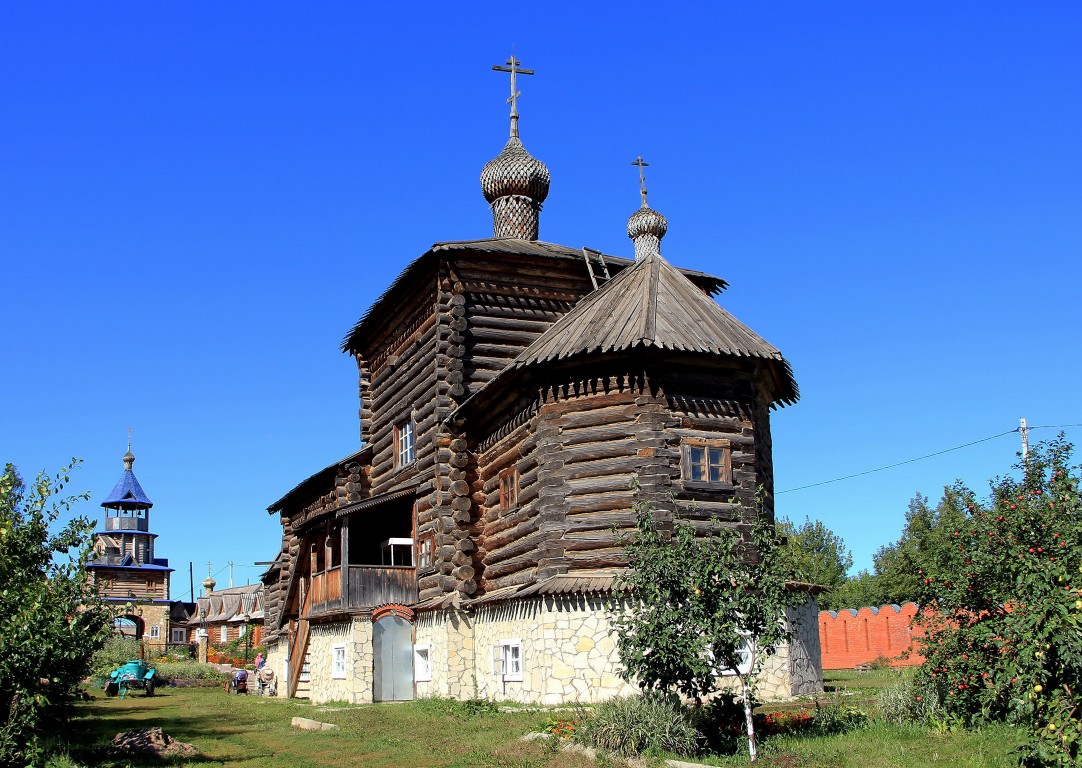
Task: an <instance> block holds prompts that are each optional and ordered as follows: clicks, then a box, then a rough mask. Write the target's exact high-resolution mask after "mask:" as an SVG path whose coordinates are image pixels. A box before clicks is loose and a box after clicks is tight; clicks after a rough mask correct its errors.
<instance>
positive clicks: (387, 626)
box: [372, 613, 413, 701]
mask: <svg viewBox="0 0 1082 768" xmlns="http://www.w3.org/2000/svg"><path fill="white" fill-rule="evenodd" d="M372 651H373V654H372V655H373V656H374V661H373V670H372V699H373V700H374V701H409V700H410V699H412V698H413V625H411V624H410V623H409V622H408V621H406V620H405V619H404V618H402V617H401V616H399V615H397V614H395V613H387V614H385V615H383V616H382V617H380V618H379V619H377V620H375V621H373V622H372Z"/></svg>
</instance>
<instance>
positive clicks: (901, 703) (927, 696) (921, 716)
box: [875, 675, 943, 725]
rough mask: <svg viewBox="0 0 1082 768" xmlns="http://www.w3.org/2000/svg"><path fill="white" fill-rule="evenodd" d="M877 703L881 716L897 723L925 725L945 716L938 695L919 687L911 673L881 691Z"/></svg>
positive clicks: (889, 721) (887, 720)
mask: <svg viewBox="0 0 1082 768" xmlns="http://www.w3.org/2000/svg"><path fill="white" fill-rule="evenodd" d="M875 703H876V707H877V708H878V710H879V716H880V717H881V718H882V719H883V720H885V721H886V722H888V723H893V724H895V725H899V724H902V723H917V724H920V725H924V724H930V723H933V722H936V721H938V720H940V719H942V717H943V707H942V705H941V704H940V702H939V699H938V697H936V696H935V695H934V693H933V692H932V691H930V690H927V689H925V688H921V687H919V686H918V685H917V684H916V683H915V682H914V680H913V678H912V676H909V675H907V676H906V677H903V678H902V679H901V680H900V681H899V682H897V683H895V684H894V685H891V686H888V687H886V688H883V689H882V690H881V691H879V694H878V695H877V696H876V701H875Z"/></svg>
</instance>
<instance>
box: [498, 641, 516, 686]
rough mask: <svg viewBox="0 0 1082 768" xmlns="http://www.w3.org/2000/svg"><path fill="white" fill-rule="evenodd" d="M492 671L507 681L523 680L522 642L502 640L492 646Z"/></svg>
mask: <svg viewBox="0 0 1082 768" xmlns="http://www.w3.org/2000/svg"><path fill="white" fill-rule="evenodd" d="M492 673H493V674H494V675H497V676H499V677H502V678H503V679H504V680H505V681H510V682H514V681H521V680H522V642H521V641H520V640H500V642H499V644H498V645H495V646H493V648H492Z"/></svg>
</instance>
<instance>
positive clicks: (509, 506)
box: [500, 466, 519, 512]
mask: <svg viewBox="0 0 1082 768" xmlns="http://www.w3.org/2000/svg"><path fill="white" fill-rule="evenodd" d="M518 491H519V476H518V467H517V466H514V467H508V468H507V469H505V470H503V471H502V472H500V512H512V511H514V510H516V509H518Z"/></svg>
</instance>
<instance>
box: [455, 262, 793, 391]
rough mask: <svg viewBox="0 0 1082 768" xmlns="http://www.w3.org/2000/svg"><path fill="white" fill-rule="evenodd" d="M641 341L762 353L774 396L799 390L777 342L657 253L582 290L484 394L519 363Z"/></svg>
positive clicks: (709, 351) (721, 352) (698, 350)
mask: <svg viewBox="0 0 1082 768" xmlns="http://www.w3.org/2000/svg"><path fill="white" fill-rule="evenodd" d="M636 348H653V349H659V350H669V351H675V352H689V353H693V354H702V355H716V356H724V357H735V358H752V359H756V360H762V361H763V362H764V363H765V364H767V365H769V366H770V367H771V368H773V369H774V376H775V379H776V382H777V384H776V390H775V392H774V393H773V394H772V398H771V402H772V403H782V404H788V403H792V402H795V401H796V400H797V398H798V397H799V396H800V394H799V391H798V389H797V385H796V381H795V379H794V378H793V372H792V369H791V368H790V366H789V362H788V361H787V360H786V359H785V358H784V357H783V356H782V354H781V352H780V351H778V349H777V348H775V347H774V346H773V345H771V344H770V343H769V342H767V341H766V340H765V339H763V338H762V337H761V336H759V335H758V334H757V333H755V332H754V331H752V330H751V329H750V328H748V327H747V326H746V325H744V324H743V323H741V322H740V321H739V320H737V319H736V318H735V317H733V316H732V315H731V314H729V313H728V312H726V311H725V310H724V309H722V308H721V306H719V305H718V303H717V302H716V301H714V300H713V298H711V297H710V296H709V295H707V294H706V293H704V292H703V291H702V290H700V289H699V288H698V287H697V286H696V285H695V284H694V283H692V282H691V281H690V280H689V279H688V278H687V277H686V276H685V275H684V274H683V273H682V272H681V270H679V269H677V268H676V267H674V266H672V265H671V264H669V262H668V261H666V260H665V259H664V258H663V257H662V256H660V255H657V254H653V255H650V256H647V257H646V258H644V259H642V260H640V261H637V262H635V264H634V265H632V266H631V267H630V268H628V269H625V270H624V271H622V272H621V273H620V274H618V275H617V276H616V277H614V278H613V279H612V280H610V281H609V282H608V283H606V284H605V285H603V286H601V287H600V288H599V289H598V290H596V291H594V292H593V293H591V294H589V295H588V296H586V297H585V298H583V299H582V300H581V301H580V302H579V303H578V304H577V305H576V306H575V308H574V309H572V310H571V311H570V312H568V313H567V314H566V315H564V316H563V317H561V318H560V319H559V320H557V321H556V322H555V323H553V324H552V325H551V326H550V327H549V328H548V329H546V330H545V332H544V333H542V334H541V335H540V336H539V337H537V339H535V340H534V342H533V343H532V344H531V345H530V346H529V347H527V348H526V349H524V350H523V351H522V352H521V353H520V354H519V356H518V357H516V358H515V359H514V360H513V361H512V362H511V363H510V364H509V365H508V366H507V367H506V368H504V369H503V370H502V371H501V372H500V373H499V374H498V375H497V376H495V377H493V378H492V379H491V380H490V381H488V382H487V383H486V384H485V386H484V387H482V388H481V389H480V390H478V394H479V393H481V392H485V391H494V390H496V389H497V388H499V387H500V386H501V384H502V380H505V379H506V377H507V376H508V374H510V373H511V372H513V371H515V370H521V369H525V368H531V367H534V366H539V365H544V364H549V363H554V362H557V361H563V360H570V359H575V358H580V357H586V356H596V355H599V354H606V353H613V352H626V351H630V350H633V349H636ZM474 397H476V395H474ZM474 397H471V398H470V399H469V400H467V402H469V401H470V400H473V399H474Z"/></svg>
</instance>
